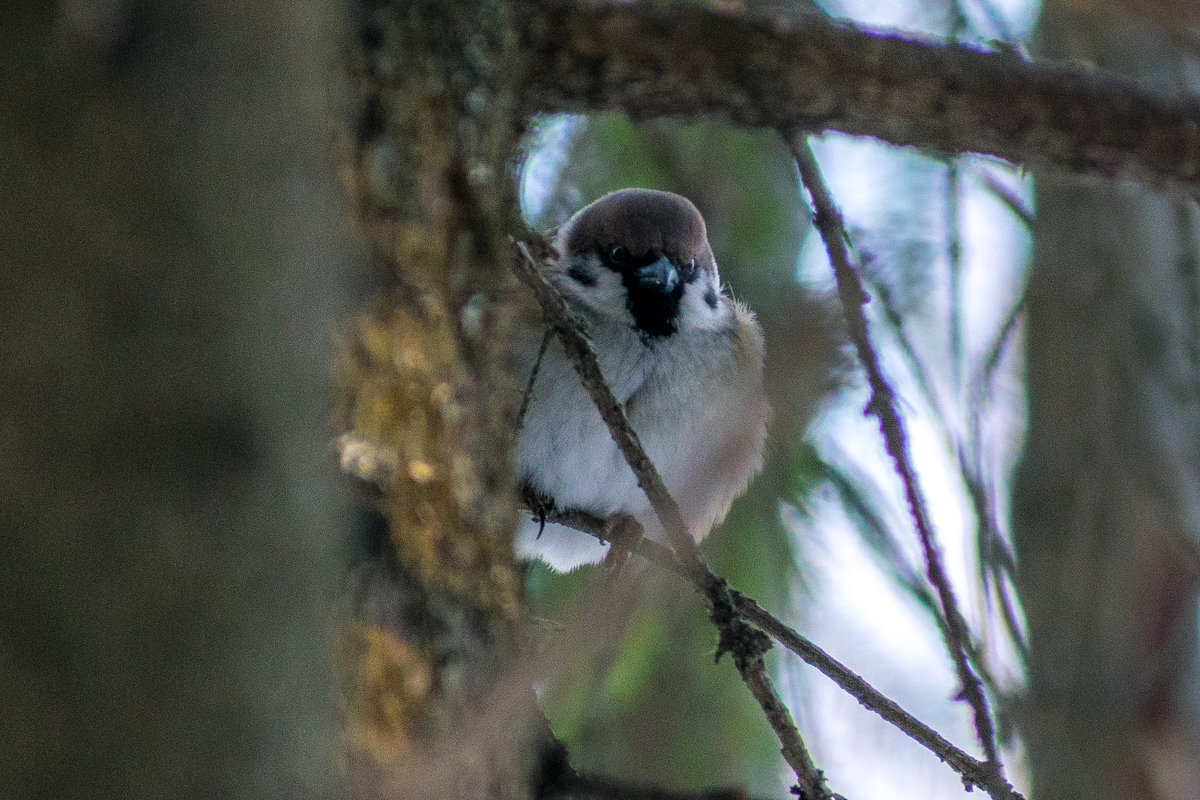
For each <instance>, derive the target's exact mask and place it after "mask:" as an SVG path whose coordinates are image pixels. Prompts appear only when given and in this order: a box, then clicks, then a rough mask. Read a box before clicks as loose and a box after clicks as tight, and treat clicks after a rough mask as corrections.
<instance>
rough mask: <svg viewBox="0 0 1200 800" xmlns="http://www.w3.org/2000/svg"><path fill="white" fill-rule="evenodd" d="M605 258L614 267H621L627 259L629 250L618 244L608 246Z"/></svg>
mask: <svg viewBox="0 0 1200 800" xmlns="http://www.w3.org/2000/svg"><path fill="white" fill-rule="evenodd" d="M605 260H606V261H608V263H609V264H611V265H612V266H614V267H623V266H625V264H626V263H627V262H628V261H629V251H628V250H626V249H625V248H624V247H621V246H620V245H616V246H615V247H610V248H609V249H608V253H607V254H606V255H605Z"/></svg>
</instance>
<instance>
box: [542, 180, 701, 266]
mask: <svg viewBox="0 0 1200 800" xmlns="http://www.w3.org/2000/svg"><path fill="white" fill-rule="evenodd" d="M562 241H563V245H564V249H565V250H566V253H567V255H575V254H576V253H582V252H586V251H589V250H599V249H604V248H609V247H617V246H619V247H624V248H625V249H626V250H628V251H629V252H630V253H633V254H634V255H644V254H648V253H661V254H663V255H667V256H672V257H675V258H678V259H682V260H687V259H689V258H695V259H696V261H697V264H698V265H699V266H701V267H702V268H704V269H712V251H711V249H710V248H709V246H708V235H707V232H706V231H705V228H704V218H703V217H701V216H700V212H699V210H697V209H696V207H695V206H694V205H692V201H690V200H688V199H687V198H686V197H681V196H680V195H677V194H673V193H671V192H660V191H658V190H656V189H621V190H619V191H616V192H612V193H611V194H606V195H604V196H603V197H601V198H600V199H599V200H597V201H596V202H594V203H592V204H591V205H588V206H585V207H583V208H582V209H580V210H579V211H578V212H577V213H576V214H575V216H573V217H571V219H570V220H568V221H567V224H566V225H565V226H564V228H563V239H562Z"/></svg>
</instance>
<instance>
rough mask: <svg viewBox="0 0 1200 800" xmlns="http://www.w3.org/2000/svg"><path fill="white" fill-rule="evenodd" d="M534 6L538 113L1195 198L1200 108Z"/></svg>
mask: <svg viewBox="0 0 1200 800" xmlns="http://www.w3.org/2000/svg"><path fill="white" fill-rule="evenodd" d="M653 6H654V4H648V3H638V4H621V5H609V4H587V5H585V4H581V3H569V4H568V3H564V2H561V1H558V2H552V1H551V0H544V2H541V3H539V4H538V8H537V9H536V10H534V11H532V12H531V13H530V15H529V16H528V18H527V19H526V20H525V30H524V31H523V36H524V41H523V43H522V46H523V48H524V49H525V51H526V52H527V53H528V54H529V59H528V62H527V63H528V69H529V74H528V77H529V82H528V83H527V85H526V88H525V92H526V94H525V98H524V99H525V101H526V103H527V105H528V107H529V108H530V109H531V110H534V111H572V112H581V113H587V112H597V111H609V110H617V111H624V112H626V113H628V114H629V115H630V116H632V117H634V118H645V117H661V116H694V115H699V114H721V115H724V116H727V117H729V118H730V119H732V120H733V121H735V122H738V123H741V124H744V125H751V126H761V127H769V128H775V129H781V128H783V129H792V128H803V129H806V130H810V131H821V130H838V131H843V132H845V133H851V134H863V135H867V136H874V137H876V138H879V139H883V140H885V141H888V142H893V143H895V144H899V145H912V146H917V147H922V148H926V149H930V150H936V151H941V152H976V153H985V154H990V155H995V156H999V157H1001V158H1005V159H1008V160H1010V161H1015V162H1020V163H1028V164H1045V165H1053V166H1057V167H1060V168H1065V169H1068V170H1071V171H1074V172H1086V173H1095V174H1101V175H1107V176H1116V177H1122V178H1133V179H1138V180H1145V181H1150V182H1155V183H1162V182H1176V183H1182V184H1188V185H1190V186H1192V187H1197V186H1200V103H1198V102H1196V100H1195V99H1192V98H1177V99H1167V98H1164V97H1161V96H1158V95H1154V94H1151V93H1149V92H1146V91H1143V90H1141V89H1138V88H1137V87H1135V86H1133V85H1132V84H1130V83H1128V82H1125V81H1122V80H1119V79H1117V78H1115V77H1113V76H1110V75H1105V74H1100V73H1096V72H1093V71H1086V72H1085V71H1083V70H1079V69H1069V68H1066V67H1062V66H1052V65H1048V64H1042V63H1031V62H1027V61H1024V60H1023V59H1021V58H1020V57H1019V56H1018V55H1017V54H1014V53H1010V52H994V53H992V52H985V51H981V50H978V49H974V48H971V47H967V46H963V45H958V44H937V43H933V42H923V41H916V40H914V39H906V38H903V37H900V36H895V35H881V34H877V33H870V32H867V31H864V30H861V29H859V28H855V27H852V26H850V25H847V24H844V23H836V22H831V21H829V20H827V19H824V18H822V17H821V16H820V15H815V14H813V15H808V16H806V17H805V18H804V19H803V20H800V21H797V22H792V23H785V22H782V21H778V20H751V19H745V18H741V17H736V16H732V15H728V14H722V13H720V12H718V11H714V10H711V9H705V8H702V7H699V6H696V5H691V4H689V5H687V6H685V7H679V6H676V7H673V8H656V7H653Z"/></svg>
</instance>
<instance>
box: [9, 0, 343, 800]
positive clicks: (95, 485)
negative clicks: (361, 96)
mask: <svg viewBox="0 0 1200 800" xmlns="http://www.w3.org/2000/svg"><path fill="white" fill-rule="evenodd" d="M337 30H338V26H337V25H336V20H335V18H333V17H332V16H331V15H329V14H327V13H326V10H325V8H324V7H323V6H322V5H320V4H315V5H312V6H305V11H304V12H303V13H298V12H297V11H296V10H295V8H293V7H291V6H287V7H284V6H281V5H274V4H267V5H261V4H245V3H240V2H232V0H204V1H203V2H200V3H182V2H164V3H155V4H151V3H135V2H128V3H119V2H111V3H88V2H84V1H82V0H76V1H74V2H63V3H58V4H51V3H41V2H21V3H16V4H10V5H9V7H7V8H6V10H5V21H4V24H3V25H2V26H0V138H3V141H4V142H5V147H4V152H3V155H0V175H2V178H0V220H3V222H2V225H3V235H2V236H0V286H2V287H3V288H2V289H0V319H2V320H3V328H4V331H5V332H4V334H3V336H2V337H0V405H2V407H3V408H4V414H3V418H2V421H0V426H2V428H3V431H2V432H0V530H2V531H3V534H2V536H0V541H2V542H3V544H2V545H0V547H2V548H3V555H2V556H0V565H2V566H0V570H2V571H3V574H2V575H0V605H2V606H3V612H2V616H3V619H4V623H3V633H2V634H0V636H2V641H0V652H2V653H3V655H2V656H0V707H2V708H3V709H4V711H3V716H4V723H3V724H2V725H0V786H3V787H4V788H3V790H2V793H3V794H4V795H5V796H6V797H22V798H33V797H48V798H62V797H90V798H114V799H115V798H121V800H128V799H129V798H163V797H173V798H189V797H195V798H218V797H246V798H250V797H254V798H260V799H261V798H272V797H277V798H285V797H286V798H292V800H296V799H297V798H314V797H325V796H328V795H329V794H330V790H331V774H332V769H331V765H332V763H333V762H332V758H331V753H332V748H331V742H332V735H331V734H332V725H331V720H330V718H329V717H330V715H329V714H328V713H327V711H326V710H327V709H328V708H329V707H330V703H329V696H330V691H331V684H330V681H329V680H328V674H329V672H328V668H327V663H328V654H329V647H328V639H327V631H328V602H327V601H328V599H329V598H330V596H331V595H332V593H333V589H334V579H335V578H336V573H335V570H334V568H333V564H334V560H335V558H334V553H335V550H334V547H333V544H334V542H335V541H336V539H335V534H336V532H337V531H338V527H335V525H334V521H333V519H332V517H331V513H330V508H331V504H330V502H329V497H330V495H329V491H328V488H329V487H328V486H327V482H326V480H325V477H324V475H325V472H324V471H323V470H324V467H325V465H326V463H327V462H328V459H329V456H328V453H327V451H326V445H325V442H326V441H327V433H326V431H327V422H326V419H327V413H328V412H327V408H326V402H325V398H326V397H327V396H328V393H327V390H326V389H325V381H326V374H325V371H324V369H323V368H322V367H321V366H320V365H321V364H322V363H324V362H325V361H326V360H327V358H328V351H329V350H330V347H329V345H330V342H331V336H330V331H331V320H332V319H333V317H334V312H335V310H336V307H337V305H338V304H339V300H338V298H339V297H340V296H341V294H342V292H343V290H344V289H343V287H344V286H345V276H344V269H343V260H342V257H341V256H340V254H339V253H338V250H337V247H336V246H334V244H333V243H332V242H333V238H332V234H333V225H332V224H331V223H332V221H334V220H336V218H337V211H336V204H335V202H334V193H333V192H332V191H331V189H332V186H331V182H330V180H329V177H328V176H329V169H328V165H327V163H326V160H327V152H326V151H327V148H328V141H329V132H330V130H331V129H332V126H331V119H332V117H331V114H330V104H329V100H330V99H331V97H330V86H331V85H332V82H331V80H330V77H331V72H332V67H333V66H334V63H335V62H334V58H333V52H334V50H333V48H334V45H335V44H336V42H337V40H336V35H337Z"/></svg>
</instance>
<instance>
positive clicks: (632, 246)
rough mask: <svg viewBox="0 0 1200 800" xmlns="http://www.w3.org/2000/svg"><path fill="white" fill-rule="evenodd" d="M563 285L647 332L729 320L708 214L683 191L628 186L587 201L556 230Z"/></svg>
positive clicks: (594, 307) (592, 306)
mask: <svg viewBox="0 0 1200 800" xmlns="http://www.w3.org/2000/svg"><path fill="white" fill-rule="evenodd" d="M557 245H558V250H559V252H560V253H561V254H562V258H561V260H560V261H559V265H558V266H559V269H558V270H557V271H556V273H555V276H554V278H555V283H556V284H557V286H558V289H559V291H560V292H562V293H563V294H564V295H566V296H567V297H568V298H569V299H571V300H573V301H575V302H578V303H580V304H582V305H583V306H585V307H586V308H588V309H589V310H590V311H592V312H593V313H595V314H596V315H598V316H600V317H604V318H608V319H612V320H616V321H621V322H625V323H628V324H629V325H630V326H631V327H633V328H635V329H636V330H637V331H638V332H640V333H641V334H642V335H643V336H645V337H646V338H648V339H654V338H660V337H666V336H672V335H674V334H676V333H679V332H681V331H690V330H716V329H719V328H721V327H723V326H725V325H727V324H728V322H729V318H730V314H731V312H730V310H729V308H728V305H727V304H726V303H723V302H721V280H720V276H719V275H718V274H717V264H716V261H715V260H714V259H713V254H712V248H711V247H709V244H708V236H707V233H706V231H705V227H704V218H703V217H701V216H700V212H699V211H698V210H697V209H696V207H695V206H694V205H692V203H691V201H689V200H688V199H687V198H685V197H681V196H679V195H677V194H672V193H670V192H660V191H657V190H654V189H622V190H620V191H616V192H613V193H611V194H607V195H605V196H604V197H601V198H600V199H599V200H597V201H596V202H594V203H592V204H591V205H589V206H585V207H584V208H583V209H581V210H580V211H579V212H577V213H576V214H575V216H573V217H571V219H570V220H568V221H567V223H566V224H565V225H564V226H563V227H562V229H561V231H560V232H559V235H558V241H557Z"/></svg>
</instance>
